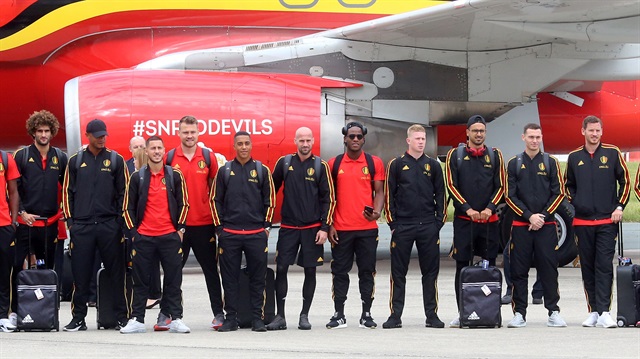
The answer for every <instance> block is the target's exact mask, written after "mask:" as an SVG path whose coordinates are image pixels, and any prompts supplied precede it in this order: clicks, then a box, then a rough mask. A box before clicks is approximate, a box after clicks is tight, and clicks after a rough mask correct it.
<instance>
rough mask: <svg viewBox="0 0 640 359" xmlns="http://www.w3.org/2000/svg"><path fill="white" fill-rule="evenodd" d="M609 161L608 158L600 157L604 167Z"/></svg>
mask: <svg viewBox="0 0 640 359" xmlns="http://www.w3.org/2000/svg"><path fill="white" fill-rule="evenodd" d="M608 160H609V159H608V158H607V156H601V157H600V162H602V164H603V165H605V164H607V161H608Z"/></svg>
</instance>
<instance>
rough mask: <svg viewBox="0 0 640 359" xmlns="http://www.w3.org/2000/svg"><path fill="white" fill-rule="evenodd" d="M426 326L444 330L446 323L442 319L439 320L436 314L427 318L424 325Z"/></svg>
mask: <svg viewBox="0 0 640 359" xmlns="http://www.w3.org/2000/svg"><path fill="white" fill-rule="evenodd" d="M424 326H425V327H427V328H444V323H443V322H442V320H440V318H438V315H437V314H434V315H432V316H430V317H428V318H427V320H426V321H425V323H424Z"/></svg>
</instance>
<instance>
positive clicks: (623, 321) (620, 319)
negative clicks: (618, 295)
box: [618, 317, 627, 327]
mask: <svg viewBox="0 0 640 359" xmlns="http://www.w3.org/2000/svg"><path fill="white" fill-rule="evenodd" d="M618 326H619V327H626V326H627V320H626V319H625V318H624V317H618Z"/></svg>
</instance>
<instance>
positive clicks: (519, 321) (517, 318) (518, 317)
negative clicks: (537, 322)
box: [507, 312, 527, 328]
mask: <svg viewBox="0 0 640 359" xmlns="http://www.w3.org/2000/svg"><path fill="white" fill-rule="evenodd" d="M526 326H527V322H526V321H525V320H524V318H523V317H522V314H520V313H518V312H516V314H515V315H514V316H513V319H511V321H510V322H509V324H508V325H507V327H508V328H524V327H526Z"/></svg>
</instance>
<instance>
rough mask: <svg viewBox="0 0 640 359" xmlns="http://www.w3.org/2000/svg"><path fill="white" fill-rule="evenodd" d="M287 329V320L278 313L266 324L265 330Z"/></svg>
mask: <svg viewBox="0 0 640 359" xmlns="http://www.w3.org/2000/svg"><path fill="white" fill-rule="evenodd" d="M285 329H287V321H286V320H285V319H284V318H283V317H282V316H281V315H280V314H278V315H276V316H275V318H273V321H271V323H269V324H267V330H285Z"/></svg>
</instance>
